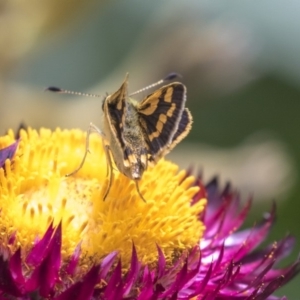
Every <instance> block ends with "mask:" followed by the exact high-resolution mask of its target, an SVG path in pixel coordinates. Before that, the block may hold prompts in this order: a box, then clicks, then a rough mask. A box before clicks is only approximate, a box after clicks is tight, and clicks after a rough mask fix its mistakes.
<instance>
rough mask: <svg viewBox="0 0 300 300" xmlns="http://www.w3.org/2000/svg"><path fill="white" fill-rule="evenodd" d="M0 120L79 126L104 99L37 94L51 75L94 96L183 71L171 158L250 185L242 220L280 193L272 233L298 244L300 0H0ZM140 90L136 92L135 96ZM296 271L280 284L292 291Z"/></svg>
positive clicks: (244, 188)
mask: <svg viewBox="0 0 300 300" xmlns="http://www.w3.org/2000/svg"><path fill="white" fill-rule="evenodd" d="M0 25H1V26H0V45H1V47H0V67H1V68H0V92H1V98H0V101H1V111H0V128H1V130H2V132H5V130H6V129H7V128H14V129H17V128H18V125H19V123H20V122H25V124H27V125H30V126H32V127H36V128H38V127H41V126H44V127H51V128H55V127H57V126H60V127H63V128H71V127H79V128H82V129H86V128H87V127H88V124H89V122H91V121H92V122H93V123H95V124H99V123H100V122H101V101H99V99H97V98H83V97H74V96H68V95H58V94H50V93H44V92H43V90H44V88H46V87H47V86H50V85H54V86H59V87H62V88H65V89H68V90H75V91H82V92H92V93H97V94H100V95H103V96H104V95H105V94H106V93H111V92H114V91H115V90H116V89H117V88H118V87H119V86H120V84H121V82H122V80H123V79H124V76H125V73H126V72H129V74H130V90H131V92H134V91H135V90H137V89H140V88H142V87H144V86H146V85H148V84H150V83H153V82H156V81H157V80H159V79H161V78H163V77H164V76H165V75H166V74H168V73H170V72H173V71H175V72H178V73H180V74H182V75H183V79H182V81H183V82H184V83H185V84H186V86H187V90H188V103H187V106H188V107H189V108H190V109H191V111H192V114H193V116H194V125H193V129H192V132H191V134H190V135H189V136H188V137H187V139H186V140H185V141H184V143H182V144H181V145H179V146H178V147H177V148H176V149H175V150H174V152H173V153H171V155H170V158H171V159H173V160H175V161H177V162H178V163H179V164H181V165H182V166H183V167H187V166H190V165H194V166H195V167H196V168H199V169H201V170H202V171H203V173H204V178H205V179H209V178H210V177H211V176H213V175H214V174H217V175H218V176H219V178H220V180H221V182H222V183H223V182H226V181H227V180H231V181H232V183H233V185H234V186H235V187H236V188H237V189H238V190H239V191H241V192H242V194H243V195H245V199H246V198H247V195H250V194H251V195H252V194H253V195H254V197H255V202H254V209H253V211H252V214H251V216H250V218H249V221H248V225H250V226H251V225H252V224H253V223H254V220H259V219H260V217H261V214H262V213H261V212H262V211H267V210H268V209H269V208H270V207H271V203H272V201H274V200H275V201H276V203H277V210H278V220H277V222H276V224H275V226H274V229H273V231H272V233H271V235H270V241H271V240H274V239H277V240H278V239H280V238H281V237H283V236H284V235H286V234H287V233H288V232H289V233H291V234H292V235H294V236H296V238H297V240H298V241H297V243H296V247H295V250H294V252H293V256H292V257H291V258H290V259H288V261H287V262H291V261H292V260H294V259H295V258H296V256H297V254H298V253H299V250H300V242H299V241H300V221H299V211H300V197H299V196H300V185H299V184H298V182H299V171H300V135H299V128H300V118H299V112H300V59H299V56H300V55H299V53H300V39H299V34H300V2H299V1H297V0H293V1H289V5H287V4H286V3H285V2H283V1H279V0H278V1H277V0H272V1H271V0H265V1H260V2H255V1H252V0H245V1H229V0H227V1H224V0H218V1H211V0H210V1H200V0H188V1H177V0H169V1H161V0H160V1H158V0H152V1H146V0H145V1H138V0H126V1H79V0H75V1H72V3H71V2H70V1H67V0H60V1H59V0H53V1H52V0H51V1H50V0H44V1H38V0H27V1H23V0H14V1H13V0H7V1H5V0H3V1H2V2H1V3H0ZM143 96H145V94H143V93H142V94H140V95H137V98H142V97H143ZM299 282H300V278H299V277H298V278H297V279H295V280H293V281H292V282H291V283H290V284H289V285H287V286H286V287H284V288H282V289H281V290H280V291H279V292H278V295H287V296H289V297H290V299H299V294H300V288H299Z"/></svg>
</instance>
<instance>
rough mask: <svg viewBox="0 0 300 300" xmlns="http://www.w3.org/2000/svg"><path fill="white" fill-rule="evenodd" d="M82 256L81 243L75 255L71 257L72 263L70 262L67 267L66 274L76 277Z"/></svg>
mask: <svg viewBox="0 0 300 300" xmlns="http://www.w3.org/2000/svg"><path fill="white" fill-rule="evenodd" d="M80 254H81V243H79V245H77V247H76V249H75V251H74V253H73V254H72V256H71V259H70V262H69V264H68V266H67V267H66V272H67V273H68V274H69V275H74V273H75V270H76V267H77V265H78V261H79V258H80Z"/></svg>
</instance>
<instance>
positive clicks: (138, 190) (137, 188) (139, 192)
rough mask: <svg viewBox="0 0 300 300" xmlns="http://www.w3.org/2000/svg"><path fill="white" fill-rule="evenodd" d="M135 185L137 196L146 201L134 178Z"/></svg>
mask: <svg viewBox="0 0 300 300" xmlns="http://www.w3.org/2000/svg"><path fill="white" fill-rule="evenodd" d="M135 186H136V190H137V192H138V194H139V196H140V197H141V199H142V200H143V201H144V202H145V203H146V202H147V201H146V200H145V198H144V197H143V195H142V193H141V191H140V188H139V182H138V180H135Z"/></svg>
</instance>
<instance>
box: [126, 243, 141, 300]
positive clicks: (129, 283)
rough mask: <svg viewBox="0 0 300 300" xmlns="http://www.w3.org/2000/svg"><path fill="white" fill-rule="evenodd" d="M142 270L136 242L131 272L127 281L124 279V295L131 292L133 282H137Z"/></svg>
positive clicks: (133, 248) (127, 276) (133, 249)
mask: <svg viewBox="0 0 300 300" xmlns="http://www.w3.org/2000/svg"><path fill="white" fill-rule="evenodd" d="M139 270H140V264H139V260H138V257H137V253H136V249H135V246H134V244H132V255H131V264H130V269H129V272H128V273H127V274H126V277H125V281H124V289H123V296H124V297H125V296H128V294H129V293H130V291H131V289H132V286H133V284H134V283H135V281H136V279H137V277H138V273H139Z"/></svg>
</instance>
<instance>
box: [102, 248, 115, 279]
mask: <svg viewBox="0 0 300 300" xmlns="http://www.w3.org/2000/svg"><path fill="white" fill-rule="evenodd" d="M117 255H118V252H116V251H114V252H111V253H110V254H108V255H107V256H105V258H104V259H103V260H102V262H101V269H100V272H99V280H101V279H103V280H105V278H106V276H107V274H108V272H109V271H110V269H111V267H112V265H113V263H114V262H115V258H116V257H117Z"/></svg>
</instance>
